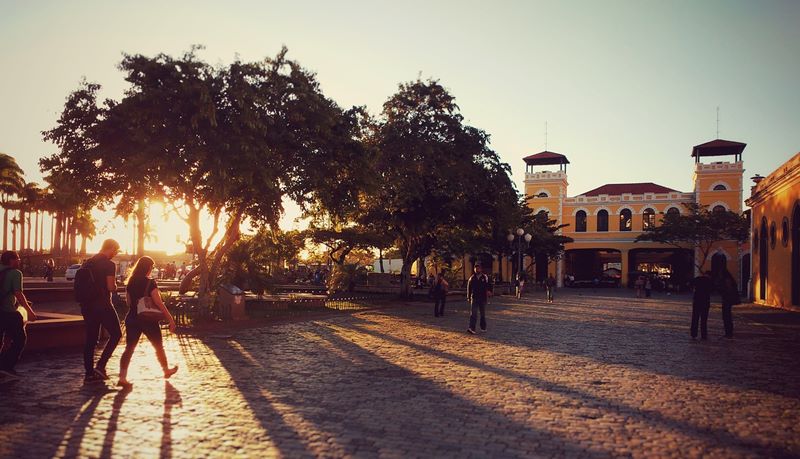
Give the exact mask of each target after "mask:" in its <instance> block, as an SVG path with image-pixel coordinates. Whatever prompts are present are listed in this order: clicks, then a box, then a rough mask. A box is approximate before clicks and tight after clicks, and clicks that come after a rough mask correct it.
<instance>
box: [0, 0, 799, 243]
mask: <svg viewBox="0 0 800 459" xmlns="http://www.w3.org/2000/svg"><path fill="white" fill-rule="evenodd" d="M798 24H800V2H797V1H785V2H779V1H763V2H735V1H719V2H717V1H702V2H697V1H660V2H655V1H587V2H573V1H553V2H535V1H524V2H523V1H520V2H503V1H496V2H485V1H482V2H477V1H404V2H388V1H341V2H330V1H305V2H269V1H252V2H242V1H229V2H206V1H195V2H164V1H161V2H150V1H140V2H125V3H123V2H107V1H106V2H100V1H83V2H56V1H37V2H23V1H5V0H0V43H2V45H0V62H1V63H2V72H0V101H1V104H0V151H1V152H4V153H7V154H10V155H12V156H14V157H16V158H17V160H18V161H19V163H20V165H21V166H22V167H23V169H24V170H25V172H26V176H27V178H28V180H32V181H41V174H40V172H39V169H38V164H37V161H38V159H39V158H40V157H42V156H44V155H47V154H51V153H53V152H54V151H55V150H54V146H53V145H51V144H47V143H44V142H43V141H42V139H41V134H40V132H41V131H42V130H45V129H49V128H51V127H52V126H54V123H55V120H56V119H57V117H58V115H59V113H60V111H61V109H62V107H63V103H64V100H65V97H66V96H67V94H68V93H69V92H70V91H72V90H74V89H75V88H77V86H78V83H79V81H80V79H81V78H82V77H84V76H85V77H86V78H87V79H88V80H89V81H94V82H98V83H100V84H102V85H103V87H104V92H103V96H105V97H111V98H119V97H120V95H121V94H122V91H123V90H124V89H125V82H124V81H123V79H122V74H121V73H120V72H119V71H118V70H117V68H116V65H117V64H118V63H119V61H120V59H121V55H122V53H123V52H127V53H143V54H147V55H153V54H156V53H159V52H165V53H170V54H178V53H181V52H183V51H185V50H187V49H188V48H189V47H190V46H191V45H192V44H203V45H205V46H206V49H205V50H204V51H201V52H200V56H201V57H203V58H204V59H205V60H206V61H208V62H210V63H212V64H217V63H219V64H227V63H230V62H231V61H232V60H233V59H234V58H235V57H236V56H237V54H238V55H239V56H241V58H242V59H243V60H257V59H261V58H263V57H265V56H274V55H275V54H276V53H277V52H278V50H279V49H280V47H281V46H282V45H286V46H287V47H288V48H289V55H290V57H291V58H292V59H295V60H298V61H299V62H300V63H301V64H302V65H304V66H305V67H306V68H309V69H312V70H314V71H316V72H317V74H318V78H319V81H320V82H321V84H322V89H323V91H324V92H325V94H326V95H327V96H329V97H331V98H333V99H334V100H336V101H337V102H338V103H339V104H340V105H342V106H351V105H366V106H367V108H368V109H369V110H370V111H371V112H372V113H373V114H377V113H379V111H380V109H381V105H382V103H383V102H384V101H385V100H386V99H387V98H388V97H389V96H390V95H392V94H393V93H394V92H395V91H396V90H397V85H398V83H400V82H405V81H409V80H413V79H415V78H417V76H418V75H421V76H422V77H423V78H428V77H431V78H435V79H439V80H440V81H441V83H442V84H443V85H444V86H445V87H447V88H448V89H449V90H450V91H451V92H452V94H453V95H454V96H455V97H456V100H457V103H458V104H459V106H460V107H461V110H462V114H463V115H464V117H465V118H466V120H467V122H468V123H469V124H472V125H474V126H477V127H479V128H481V129H484V130H485V131H487V132H488V133H489V134H491V136H492V137H491V138H492V146H493V148H494V149H495V150H496V151H497V152H498V153H499V154H500V156H501V157H502V158H503V160H504V161H506V162H508V163H509V164H510V165H511V166H512V169H513V179H514V181H515V182H516V184H517V187H518V189H522V180H523V179H524V163H523V162H522V157H524V156H526V155H529V154H532V153H536V152H539V151H542V150H544V148H545V123H547V125H548V131H549V133H548V140H547V149H548V150H551V151H556V152H559V153H563V154H566V155H567V156H568V157H569V159H570V161H571V163H572V164H571V165H570V169H569V171H568V172H569V183H570V186H569V194H570V195H575V194H579V193H582V192H584V191H587V190H590V189H592V188H595V187H598V186H600V185H603V184H605V183H619V182H650V181H652V182H656V183H659V184H661V185H664V186H668V187H671V188H675V189H679V190H684V191H690V190H691V188H692V166H693V163H692V159H691V158H690V157H689V154H690V152H691V148H692V146H693V145H696V144H699V143H702V142H705V141H708V140H712V139H714V138H715V137H717V134H716V130H717V124H716V118H717V106H719V107H720V115H719V117H720V122H719V137H721V138H724V139H729V140H736V141H741V142H746V143H747V144H748V147H747V149H746V150H745V152H744V161H745V169H746V172H745V176H746V177H749V176H751V175H753V174H756V173H760V174H762V175H766V174H768V173H769V172H771V171H772V170H773V169H775V168H776V167H777V166H778V165H780V164H781V163H783V162H784V161H785V160H786V159H788V158H789V157H790V156H791V155H792V154H794V153H796V152H797V151H799V150H800V87H798V86H800V84H799V83H798V75H800V27H798ZM748 195H749V190H745V197H746V196H748ZM295 216H296V212H295V211H290V212H289V214H288V216H287V218H286V219H285V222H284V223H285V226H286V227H291V226H292V219H293V218H294V217H295ZM159 222H162V223H159ZM154 224H156V225H159V224H160V225H161V229H160V231H159V241H158V242H154V243H153V244H151V245H150V247H152V248H156V249H159V248H161V249H165V250H175V248H176V247H177V244H176V241H177V239H176V238H182V237H183V236H181V235H180V234H179V232H180V231H182V230H183V226H182V225H173V224H171V222H163V221H162V219H161V218H160V217H157V218H154ZM98 226H99V227H101V229H102V230H103V231H104V232H103V234H100V235H99V236H98V240H100V239H102V238H104V237H109V236H112V237H118V238H120V239H121V240H122V242H123V247H125V246H126V244H127V245H128V246H129V245H130V240H132V233H131V232H130V231H128V230H127V229H124V226H123V225H122V223H121V222H111V223H106V222H100V223H99V225H98ZM129 234H130V236H129ZM183 238H185V237H183ZM126 240H127V242H126ZM97 242H99V241H95V244H90V248H96V245H97Z"/></svg>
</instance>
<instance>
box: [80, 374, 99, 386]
mask: <svg viewBox="0 0 800 459" xmlns="http://www.w3.org/2000/svg"><path fill="white" fill-rule="evenodd" d="M101 381H103V378H101V377H100V376H98V375H97V374H96V373H95V372H91V373H90V374H88V375H86V376H84V377H83V383H84V384H94V383H98V382H101Z"/></svg>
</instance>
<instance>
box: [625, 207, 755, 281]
mask: <svg viewBox="0 0 800 459" xmlns="http://www.w3.org/2000/svg"><path fill="white" fill-rule="evenodd" d="M683 207H684V208H685V209H686V211H685V212H684V213H682V214H678V213H667V214H665V215H664V218H663V219H662V221H661V223H660V224H658V225H656V226H654V227H651V228H646V229H645V230H644V232H643V233H642V234H640V235H639V236H637V237H636V241H635V242H639V241H650V242H660V243H662V244H666V245H671V246H673V247H676V248H680V249H684V248H687V247H689V248H693V249H695V253H696V256H695V257H694V263H695V266H696V268H697V269H703V266H705V264H706V261H707V260H708V256H709V255H710V254H711V251H712V249H713V248H714V247H715V246H716V245H717V244H719V243H720V242H723V241H734V242H737V243H742V242H744V241H746V240H747V239H748V238H749V237H750V224H749V223H748V221H747V218H745V217H744V216H743V215H740V214H737V213H736V212H731V211H729V210H716V211H715V210H709V208H708V206H705V205H702V204H697V203H688V204H683Z"/></svg>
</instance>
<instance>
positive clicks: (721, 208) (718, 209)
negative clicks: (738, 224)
mask: <svg viewBox="0 0 800 459" xmlns="http://www.w3.org/2000/svg"><path fill="white" fill-rule="evenodd" d="M726 210H727V209H726V208H725V206H723V205H721V204H717V205H716V206H714V208H713V209H711V211H712V212H725V211H726Z"/></svg>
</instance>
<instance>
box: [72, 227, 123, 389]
mask: <svg viewBox="0 0 800 459" xmlns="http://www.w3.org/2000/svg"><path fill="white" fill-rule="evenodd" d="M118 253H119V243H118V242H117V241H115V240H113V239H106V240H105V241H103V246H102V248H101V249H100V253H98V254H97V255H95V256H93V257H92V258H90V259H89V260H87V261H86V263H84V267H88V269H89V271H90V272H91V274H92V279H93V284H94V286H93V287H94V292H95V293H94V294H93V295H92V299H91V300H88V301H86V302H84V303H82V304H81V314H82V315H83V322H84V324H85V325H86V343H85V345H84V348H83V364H84V369H85V370H86V377H85V379H84V381H85V382H95V381H101V380H104V379H108V374H106V364H107V363H108V360H109V359H110V358H111V354H112V353H113V352H114V349H115V348H116V347H117V344H118V343H119V340H120V338H121V337H122V331H121V330H120V326H119V316H117V311H116V310H115V309H114V306H113V304H112V302H111V294H112V293H113V292H116V291H117V281H116V278H115V275H116V272H117V266H116V265H115V264H114V262H113V261H111V260H112V259H113V258H114V257H115V256H117V254H118ZM76 288H77V285H76ZM101 326H102V327H103V328H105V329H106V331H108V334H109V339H108V342H107V343H106V346H105V348H103V353H102V354H100V359H99V360H98V361H97V365H96V366H95V364H94V349H95V346H97V339H98V337H99V336H100V327H101Z"/></svg>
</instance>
